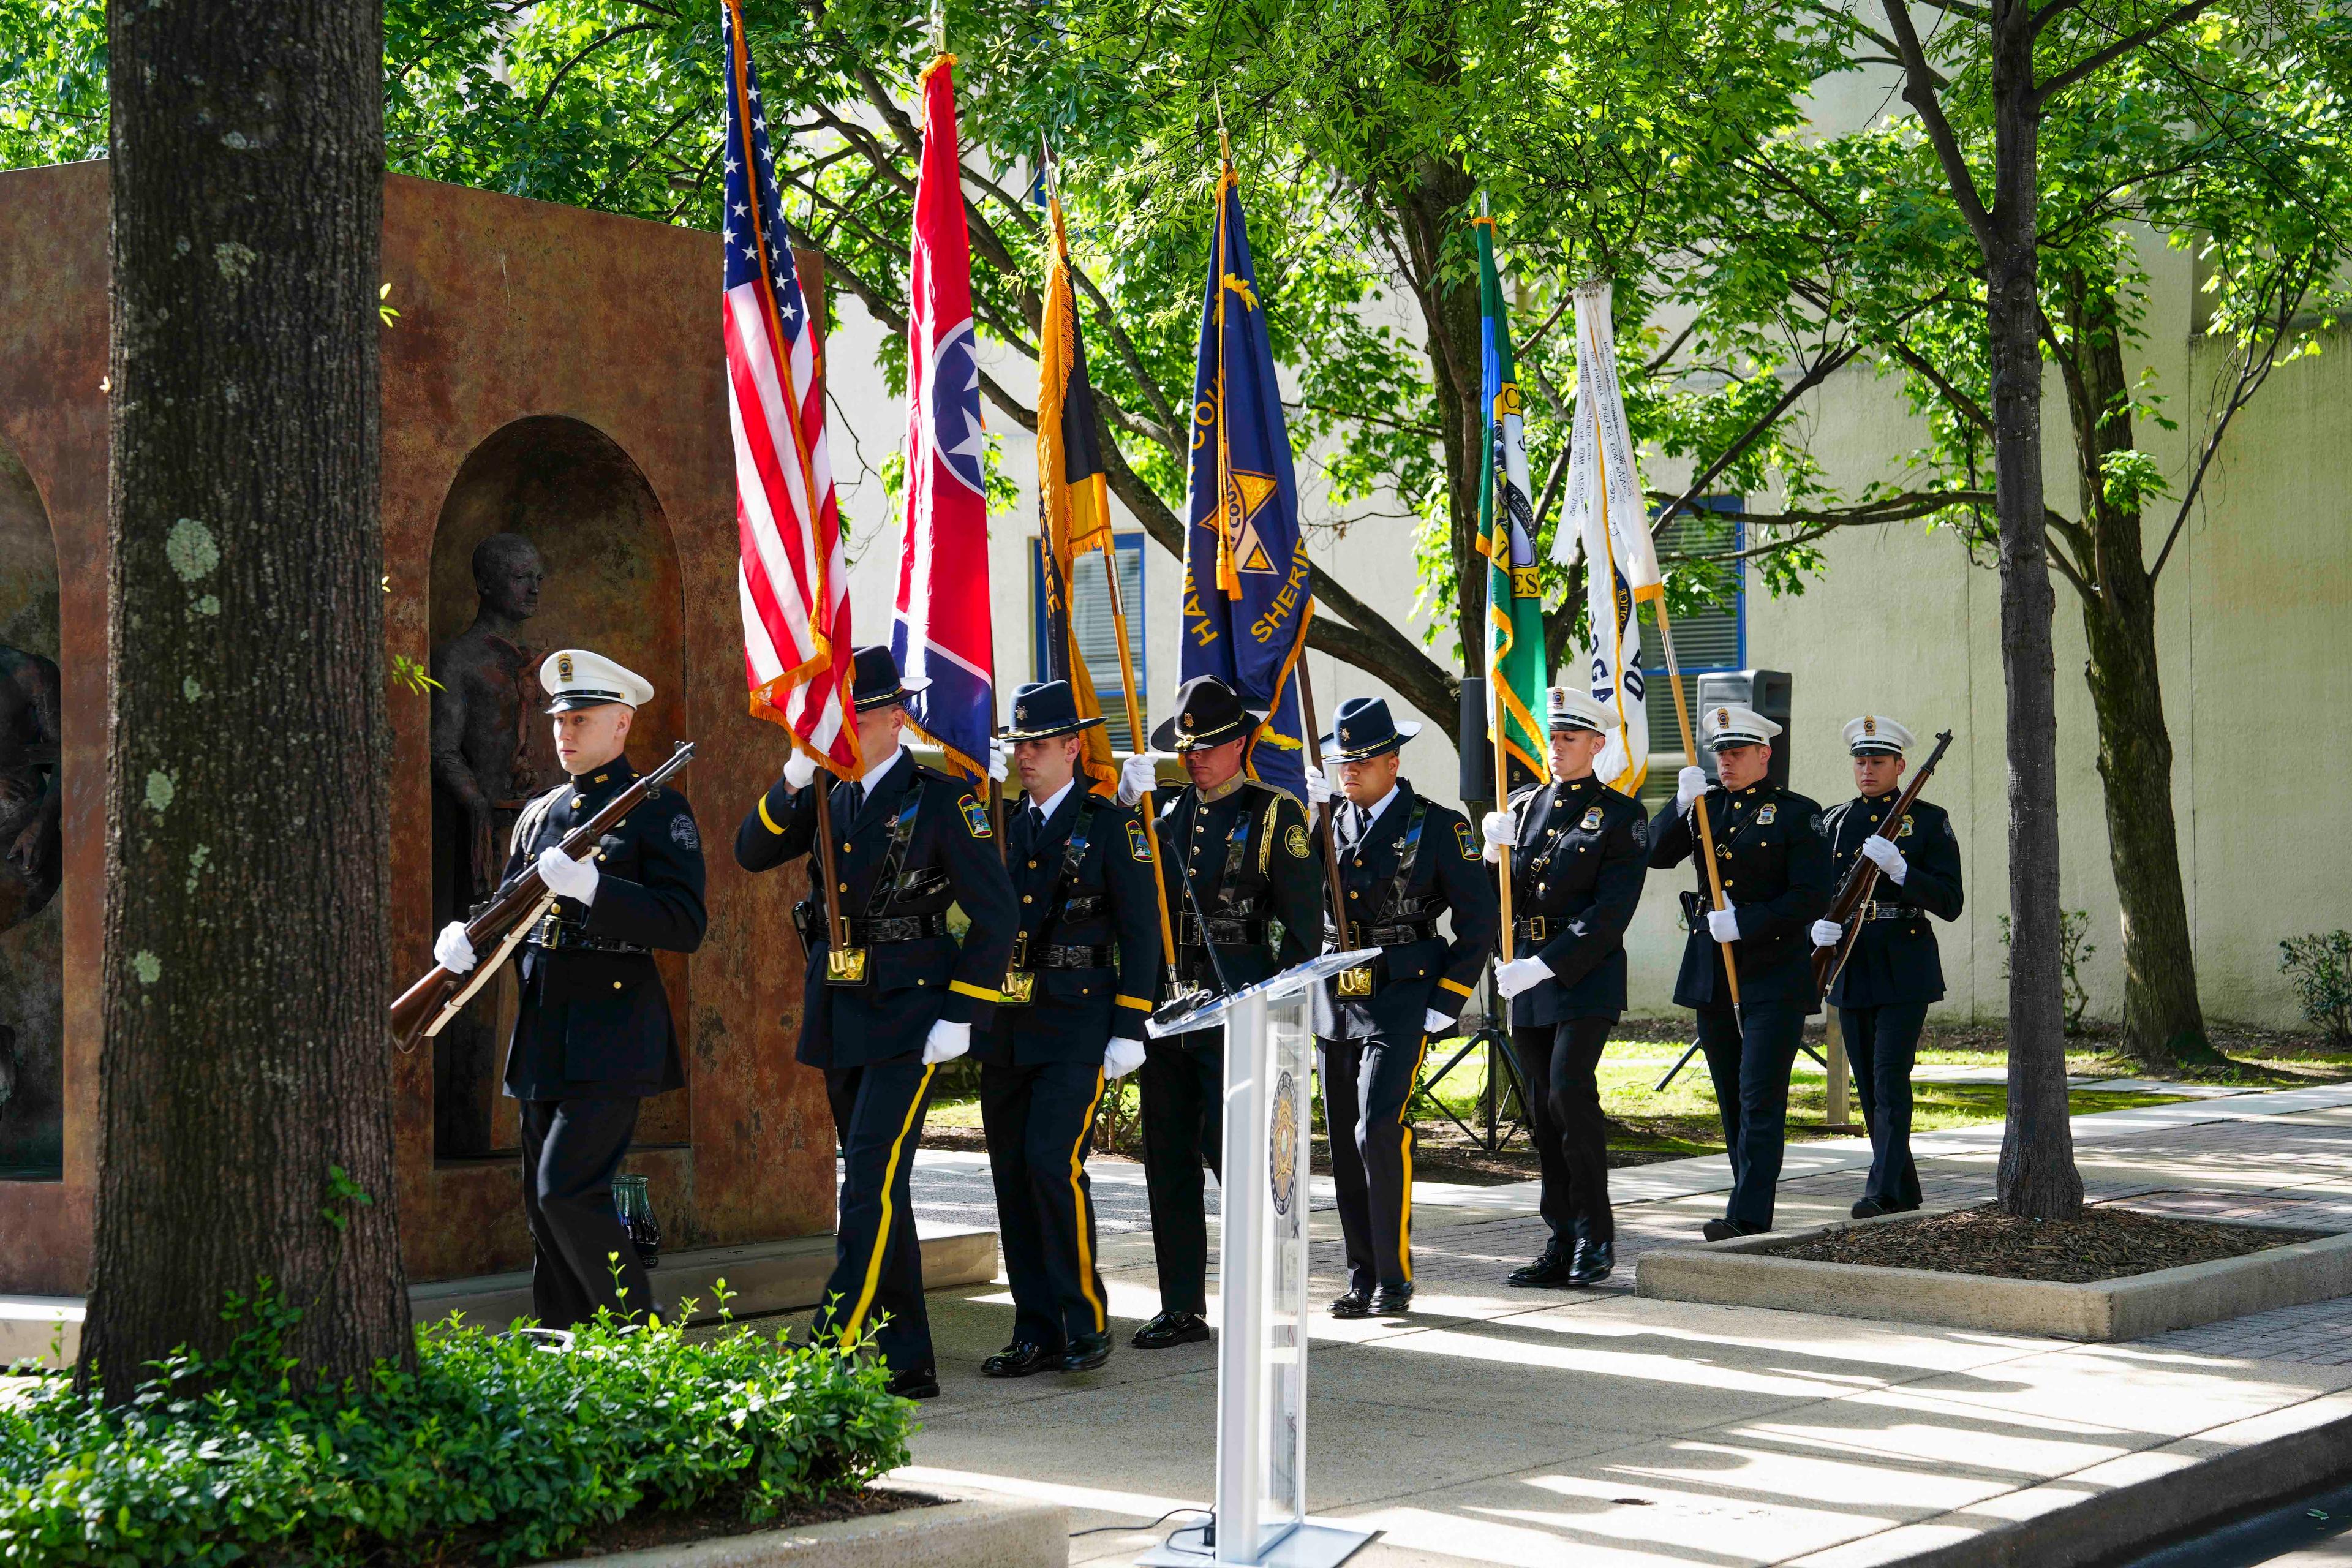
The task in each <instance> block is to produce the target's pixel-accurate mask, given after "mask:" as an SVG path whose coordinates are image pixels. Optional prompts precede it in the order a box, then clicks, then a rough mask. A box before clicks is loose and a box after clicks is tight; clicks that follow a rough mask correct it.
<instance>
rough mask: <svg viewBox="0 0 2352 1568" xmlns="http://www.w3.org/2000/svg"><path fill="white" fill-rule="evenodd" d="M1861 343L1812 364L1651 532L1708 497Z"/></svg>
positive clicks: (1703, 471)
mask: <svg viewBox="0 0 2352 1568" xmlns="http://www.w3.org/2000/svg"><path fill="white" fill-rule="evenodd" d="M1860 349H1861V345H1860V344H1858V343H1849V344H1847V345H1846V346H1845V347H1843V348H1841V349H1839V350H1838V351H1837V352H1835V353H1832V354H1830V355H1828V356H1826V357H1825V358H1822V359H1821V360H1818V361H1816V362H1815V363H1814V364H1813V365H1812V368H1811V369H1810V370H1808V371H1806V372H1805V374H1802V375H1801V376H1799V377H1798V378H1797V379H1796V381H1795V382H1793V383H1791V384H1790V387H1789V390H1788V391H1786V392H1784V393H1782V394H1781V395H1780V401H1778V402H1776V403H1774V404H1773V405H1772V406H1771V407H1770V408H1769V409H1768V410H1766V411H1765V412H1764V413H1763V414H1761V415H1759V416H1757V417H1756V418H1755V419H1753V420H1751V421H1749V423H1748V428H1747V429H1745V430H1743V431H1741V432H1740V433H1739V437H1738V439H1737V440H1735V441H1733V442H1732V443H1731V445H1729V446H1728V447H1725V448H1724V449H1723V450H1722V451H1721V452H1720V453H1718V454H1717V457H1716V459H1715V461H1713V462H1712V463H1709V464H1708V465H1707V466H1706V468H1703V469H1701V470H1700V471H1699V476H1698V478H1696V479H1693V480H1692V481H1691V483H1690V488H1689V489H1686V490H1685V491H1684V492H1683V493H1682V494H1681V495H1680V496H1679V497H1677V498H1676V499H1675V503H1674V504H1673V505H1672V506H1670V507H1668V508H1666V510H1664V511H1662V512H1660V513H1659V514H1658V521H1655V522H1654V523H1652V524H1651V525H1650V531H1651V532H1652V533H1653V534H1654V533H1656V532H1658V531H1660V530H1661V529H1663V528H1664V527H1665V526H1666V524H1667V523H1669V522H1671V521H1674V519H1675V515H1676V514H1677V513H1679V512H1681V511H1682V510H1684V509H1685V508H1686V507H1688V506H1689V505H1690V504H1691V502H1693V501H1695V500H1697V499H1698V498H1699V497H1700V496H1702V495H1704V494H1706V487H1707V486H1709V485H1711V484H1713V483H1714V482H1715V480H1716V479H1717V476H1719V475H1720V474H1721V473H1722V472H1723V470H1724V469H1726V468H1729V467H1731V465H1732V464H1733V463H1734V462H1736V461H1738V458H1739V455H1740V454H1741V453H1742V452H1745V451H1746V450H1748V447H1752V446H1754V445H1755V444H1756V442H1757V440H1758V438H1759V437H1761V436H1762V435H1763V434H1764V432H1766V431H1767V430H1769V429H1770V428H1771V427H1772V426H1775V425H1777V424H1779V423H1780V416H1782V415H1783V414H1786V413H1787V412H1789V410H1790V408H1792V407H1794V406H1795V405H1796V402H1797V399H1799V398H1801V397H1802V396H1804V395H1805V394H1806V393H1808V392H1811V390H1812V389H1813V388H1814V387H1816V386H1819V385H1820V384H1822V382H1824V381H1827V380H1828V379H1829V378H1830V377H1831V376H1832V375H1833V374H1836V372H1837V370H1838V367H1839V366H1841V365H1843V364H1844V363H1845V362H1846V361H1848V360H1850V359H1852V358H1853V356H1854V355H1855V353H1858V352H1860Z"/></svg>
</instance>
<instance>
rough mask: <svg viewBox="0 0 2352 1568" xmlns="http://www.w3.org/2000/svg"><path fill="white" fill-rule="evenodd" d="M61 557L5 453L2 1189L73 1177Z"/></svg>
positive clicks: (0, 541)
mask: <svg viewBox="0 0 2352 1568" xmlns="http://www.w3.org/2000/svg"><path fill="white" fill-rule="evenodd" d="M57 659H58V552H57V545H56V542H55V541H54V540H53V539H52V538H51V536H50V533H49V514H48V509H47V507H45V506H43V505H42V503H41V492H40V489H39V488H38V487H37V486H36V485H35V484H34V482H33V477H32V475H31V474H30V473H28V472H26V468H25V465H24V464H23V463H22V462H21V461H20V460H18V458H16V454H15V453H13V452H11V451H10V450H9V449H8V448H7V447H6V446H5V445H0V1180H14V1181H25V1180H34V1181H55V1180H58V1179H59V1178H60V1177H61V1176H62V1175H63V1174H64V1163H65V1071H64V1046H65V1027H64V995H65V937H64V927H63V919H62V917H63V909H62V905H63V902H64V900H62V899H61V898H60V897H59V896H58V895H59V892H60V887H61V881H62V877H63V869H64V863H65V854H64V842H63V837H62V835H61V831H60V826H61V811H60V807H61V805H62V801H63V793H64V779H63V776H62V773H61V767H60V758H59V755H58V740H59V731H58V719H59V712H58V710H59V698H60V691H59V684H58V665H57Z"/></svg>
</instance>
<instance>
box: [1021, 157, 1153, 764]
mask: <svg viewBox="0 0 2352 1568" xmlns="http://www.w3.org/2000/svg"><path fill="white" fill-rule="evenodd" d="M1047 207H1048V210H1049V214H1050V216H1051V217H1052V220H1053V225H1054V249H1053V254H1052V258H1051V259H1050V260H1048V262H1047V263H1046V269H1045V316H1044V324H1043V326H1042V327H1041V328H1040V329H1039V334H1038V343H1037V509H1038V510H1039V511H1040V512H1041V513H1042V514H1043V516H1042V518H1041V519H1040V521H1041V522H1042V524H1043V533H1044V537H1043V538H1041V539H1040V540H1039V541H1038V547H1039V551H1040V553H1041V559H1040V561H1039V562H1038V566H1039V568H1040V570H1039V574H1038V575H1039V578H1040V581H1041V582H1042V583H1043V584H1044V587H1045V593H1044V595H1042V596H1043V598H1044V600H1045V606H1044V607H1045V666H1046V668H1045V675H1046V679H1049V680H1066V681H1068V682H1069V683H1070V691H1071V695H1072V696H1073V697H1074V698H1076V702H1077V710H1078V717H1079V718H1081V719H1095V718H1099V717H1101V715H1102V699H1101V697H1100V696H1099V695H1098V694H1097V692H1096V690H1095V683H1094V678H1093V676H1092V674H1091V673H1090V672H1089V671H1088V670H1087V660H1086V655H1085V653H1084V651H1083V650H1081V649H1080V647H1078V634H1077V623H1076V618H1075V617H1074V616H1072V615H1071V613H1070V606H1071V605H1073V604H1074V603H1075V602H1076V582H1077V573H1078V557H1079V556H1081V555H1084V554H1086V553H1087V552H1089V551H1100V552H1102V567H1103V572H1104V574H1105V582H1106V584H1114V583H1115V581H1116V580H1115V579H1113V578H1112V577H1110V575H1109V574H1112V573H1115V572H1117V571H1118V557H1117V556H1116V554H1115V553H1114V552H1113V550H1112V544H1111V532H1110V490H1109V482H1108V478H1107V477H1106V475H1105V473H1104V469H1103V460H1102V449H1101V448H1100V447H1097V445H1096V444H1095V393H1094V386H1093V384H1092V383H1090V382H1088V381H1087V345H1086V340H1085V338H1084V337H1083V336H1082V335H1081V334H1080V332H1079V331H1078V300H1077V295H1076V290H1075V289H1072V287H1071V285H1070V241H1069V237H1068V236H1067V235H1066V233H1065V232H1064V231H1063V227H1062V198H1061V197H1059V196H1049V197H1048V198H1047ZM1120 635H1121V636H1124V635H1125V633H1124V628H1121V631H1120ZM1120 651H1121V654H1122V657H1123V656H1124V653H1125V650H1124V649H1122V650H1120ZM1128 717H1129V721H1130V722H1132V721H1134V720H1135V717H1136V716H1135V715H1134V714H1133V713H1132V712H1130V713H1129V716H1128ZM1110 738H1111V731H1110V727H1109V726H1108V725H1106V724H1097V725H1096V726H1095V727H1094V728H1093V729H1091V730H1082V731H1079V733H1078V739H1079V742H1081V747H1082V749H1081V750H1080V751H1079V752H1078V765H1079V766H1080V767H1081V768H1082V769H1084V770H1085V772H1086V775H1087V783H1088V787H1089V788H1091V789H1092V790H1093V791H1094V792H1095V793H1096V794H1097V795H1108V794H1110V793H1112V792H1113V791H1114V790H1116V789H1117V788H1118V763H1117V762H1116V761H1115V760H1114V759H1113V757H1112V755H1111V744H1110ZM1129 749H1130V750H1134V751H1140V750H1141V749H1142V742H1140V741H1138V740H1133V739H1130V740H1129Z"/></svg>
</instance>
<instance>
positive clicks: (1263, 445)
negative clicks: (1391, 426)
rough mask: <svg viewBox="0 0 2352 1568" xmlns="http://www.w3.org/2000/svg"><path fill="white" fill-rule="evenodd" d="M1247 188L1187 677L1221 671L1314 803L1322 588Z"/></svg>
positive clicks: (1206, 336)
mask: <svg viewBox="0 0 2352 1568" xmlns="http://www.w3.org/2000/svg"><path fill="white" fill-rule="evenodd" d="M1238 185H1239V177H1238V176H1237V175H1236V174H1234V166H1233V165H1232V164H1231V163H1227V164H1226V165H1225V166H1224V174H1223V178H1222V179H1220V180H1219V181H1218V184H1217V213H1216V222H1215V226H1214V229H1215V232H1214V238H1213V242H1212V244H1211V246H1210V250H1209V279H1208V289H1207V294H1206V297H1205V298H1204V299H1203V300H1202V308H1201V357H1200V364H1199V368H1198V369H1197V370H1196V371H1195V372H1194V373H1193V377H1192V504H1191V507H1190V509H1189V510H1188V512H1187V516H1188V517H1189V519H1190V526H1189V527H1188V528H1187V529H1186V531H1185V541H1184V639H1183V657H1182V658H1181V661H1180V666H1181V668H1180V673H1181V678H1182V679H1186V680H1190V679H1192V678H1193V677H1194V676H1198V675H1213V676H1215V677H1217V679H1220V680H1223V682H1224V683H1225V684H1226V685H1228V686H1230V687H1232V688H1233V689H1234V690H1235V691H1238V692H1239V693H1240V694H1241V698H1242V700H1243V701H1244V703H1246V704H1248V705H1249V706H1250V707H1252V708H1255V709H1259V710H1265V713H1266V715H1267V717H1266V721H1265V723H1264V724H1263V725H1262V726H1260V727H1259V730H1258V733H1257V741H1256V743H1255V745H1253V746H1252V747H1251V748H1250V758H1249V769H1250V773H1252V774H1253V775H1254V776H1255V777H1256V778H1258V779H1261V780H1263V781H1264V782H1265V783H1267V784H1273V785H1274V786H1276V788H1278V789H1284V790H1287V791H1289V792H1290V793H1291V794H1292V795H1297V796H1298V797H1300V798H1301V799H1304V798H1305V796H1306V792H1307V790H1306V786H1307V752H1306V739H1305V736H1304V734H1303V732H1302V726H1301V724H1300V721H1299V702H1298V682H1297V680H1296V679H1294V678H1293V671H1294V670H1295V668H1296V667H1297V663H1298V659H1299V656H1300V655H1301V654H1302V653H1303V652H1305V650H1306V647H1307V619H1308V617H1309V616H1312V615H1313V614H1314V612H1315V584H1314V581H1313V576H1312V574H1311V572H1310V571H1309V569H1308V567H1307V543H1306V541H1305V540H1304V539H1303V538H1302V537H1301V536H1300V534H1299V530H1298V481H1297V478H1296V477H1295V476H1294V475H1293V474H1292V472H1291V468H1290V436H1289V432H1288V431H1287V429H1286V428H1285V426H1284V424H1283V418H1282V394H1281V389H1280V388H1279V387H1278V386H1277V385H1276V382H1275V378H1274V345H1273V342H1272V341H1271V340H1270V339H1269V338H1268V337H1267V335H1266V328H1265V310H1264V308H1263V303H1262V301H1261V300H1259V298H1258V292H1257V278H1256V272H1255V268H1253V267H1252V266H1251V264H1250V250H1249V233H1248V229H1247V227H1246V226H1244V223H1243V220H1242V199H1241V192H1240V190H1239V188H1238Z"/></svg>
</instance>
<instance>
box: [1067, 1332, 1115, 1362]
mask: <svg viewBox="0 0 2352 1568" xmlns="http://www.w3.org/2000/svg"><path fill="white" fill-rule="evenodd" d="M1108 1360H1110V1335H1109V1333H1108V1331H1106V1332H1103V1333H1099V1334H1079V1335H1076V1337H1074V1338H1073V1339H1072V1340H1071V1341H1070V1348H1069V1349H1068V1350H1066V1351H1064V1352H1062V1359H1061V1361H1060V1362H1059V1363H1057V1364H1059V1366H1060V1367H1061V1369H1062V1370H1063V1371H1064V1372H1092V1371H1094V1369H1095V1368H1097V1367H1098V1366H1100V1365H1102V1363H1105V1362H1107V1361H1108Z"/></svg>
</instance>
